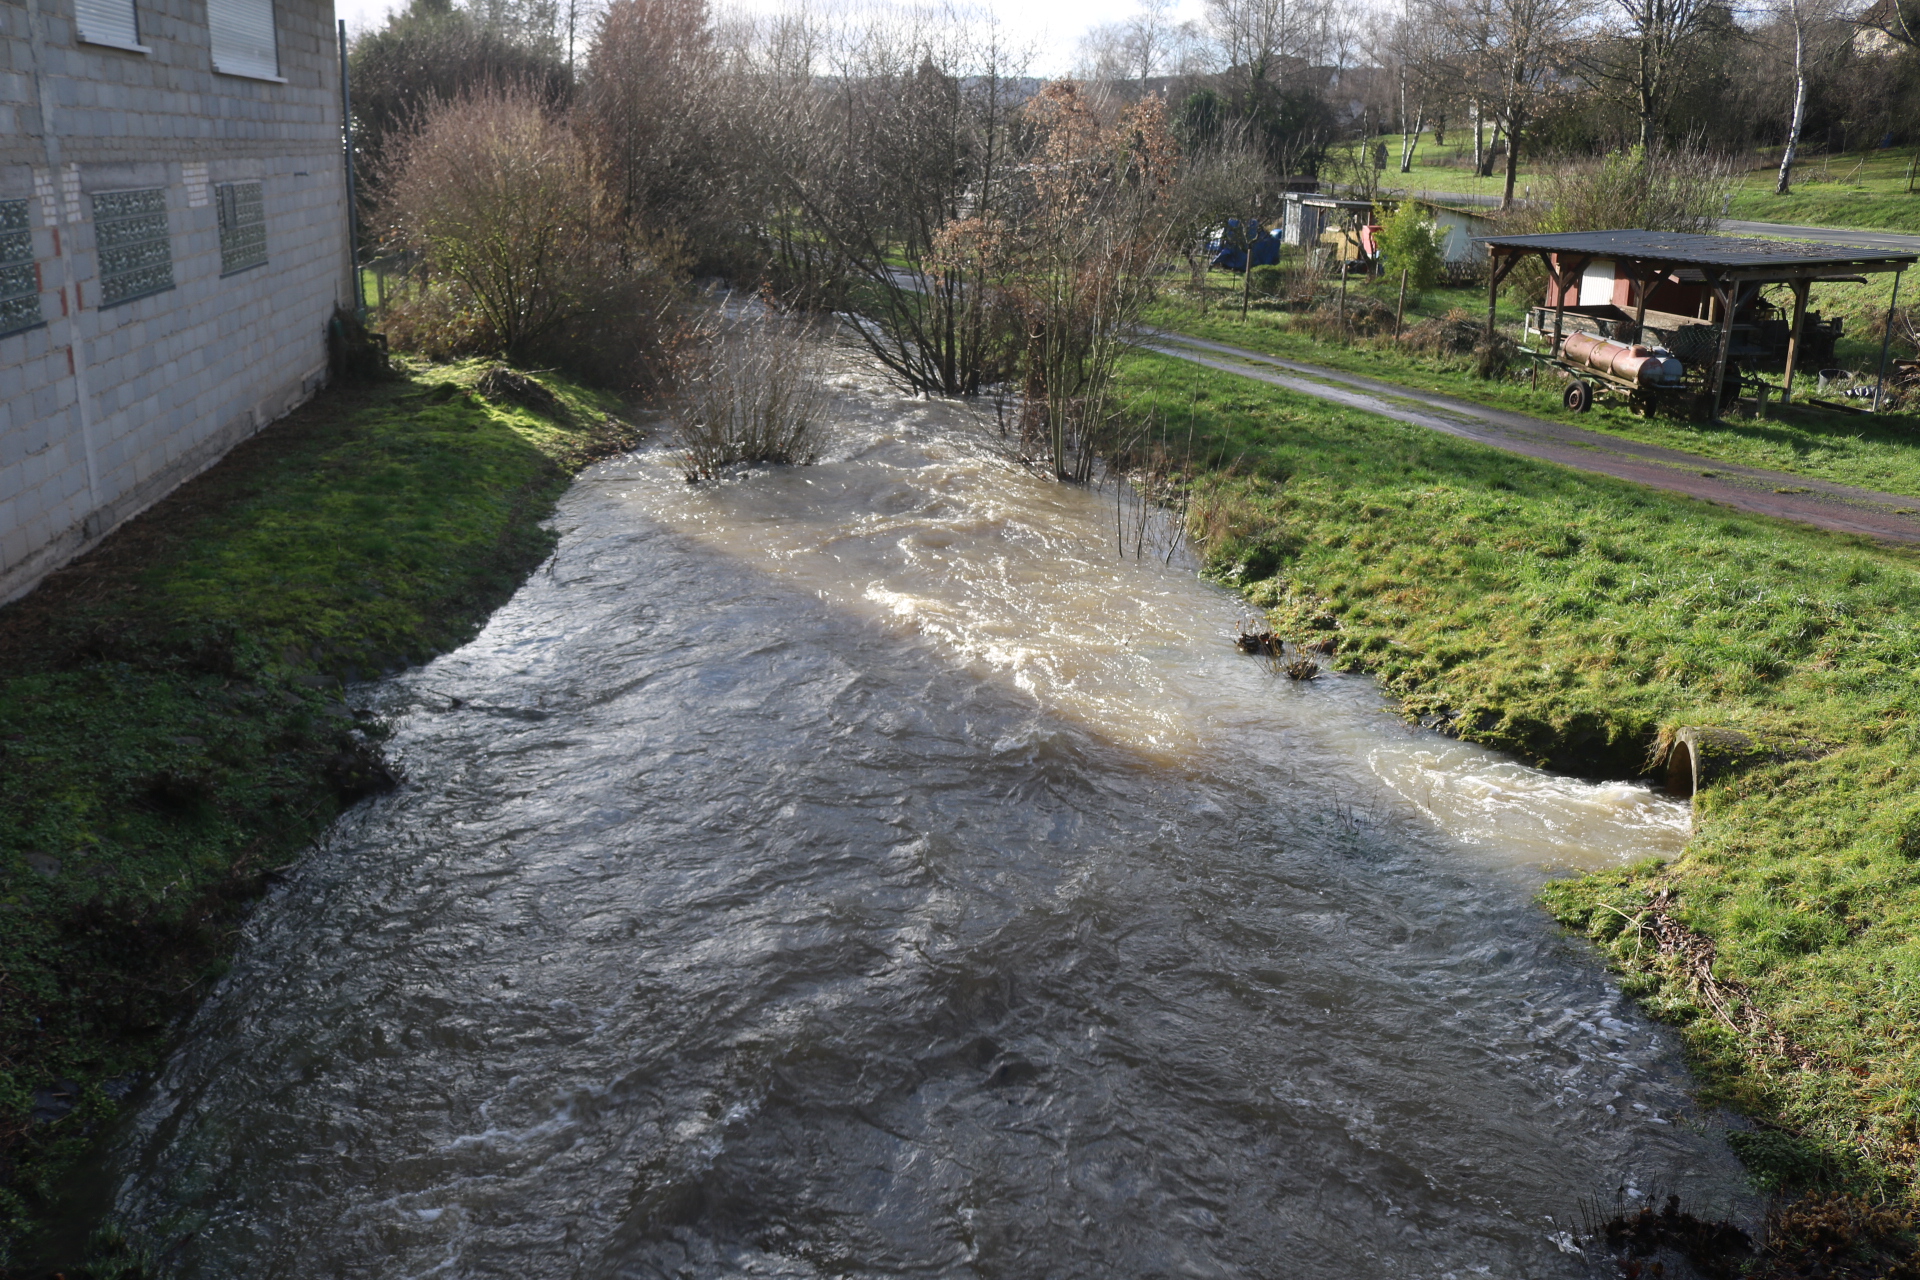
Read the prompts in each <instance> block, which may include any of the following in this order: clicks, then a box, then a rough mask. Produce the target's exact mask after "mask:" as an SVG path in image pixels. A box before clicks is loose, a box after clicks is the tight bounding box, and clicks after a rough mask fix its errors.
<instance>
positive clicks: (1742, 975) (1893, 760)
mask: <svg viewBox="0 0 1920 1280" xmlns="http://www.w3.org/2000/svg"><path fill="white" fill-rule="evenodd" d="M1121 389H1122V392H1123V394H1124V396H1125V399H1126V402H1127V404H1128V405H1129V411H1130V412H1131V414H1132V415H1134V417H1135V418H1136V420H1140V421H1145V422H1148V423H1152V424H1156V431H1157V433H1158V434H1159V436H1160V437H1161V438H1163V439H1165V440H1168V441H1184V440H1185V439H1186V438H1187V437H1188V435H1189V432H1190V433H1191V438H1192V440H1193V442H1194V443H1193V446H1192V449H1191V455H1190V461H1189V462H1187V463H1186V464H1185V465H1186V470H1187V475H1186V479H1187V482H1188V485H1189V492H1190V506H1189V516H1190V520H1191V523H1192V528H1193V532H1194V535H1195V539H1196V542H1197V544H1198V545H1199V546H1201V547H1202V548H1203V549H1204V553H1205V557H1206V566H1207V572H1208V573H1210V574H1211V575H1213V576H1215V577H1217V578H1219V579H1220V580H1221V581H1223V582H1225V583H1227V584H1229V585H1231V586H1234V587H1236V588H1237V589H1239V590H1240V591H1241V592H1243V593H1244V594H1245V595H1246V596H1247V598H1248V599H1249V600H1250V601H1252V602H1253V603H1255V604H1257V605H1259V606H1262V607H1264V608H1266V609H1268V610H1269V611H1270V612H1271V615H1272V617H1273V619H1274V623H1275V627H1276V630H1278V631H1279V632H1280V633H1281V634H1283V635H1289V636H1295V637H1299V638H1302V639H1308V640H1318V639H1323V638H1331V639H1332V640H1334V642H1335V644H1336V648H1335V651H1334V656H1333V657H1332V658H1331V661H1332V662H1333V663H1334V664H1336V665H1337V666H1339V667H1341V668H1343V669H1351V670H1365V671H1369V672H1372V673H1374V674H1375V675H1376V676H1377V677H1378V678H1379V679H1380V680H1381V682H1382V683H1383V684H1384V686H1385V687H1386V689H1387V690H1388V691H1389V692H1391V693H1392V694H1394V695H1396V696H1397V697H1399V698H1401V699H1403V700H1404V706H1405V709H1406V711H1407V713H1408V714H1409V715H1417V716H1423V717H1426V716H1435V715H1448V716H1451V717H1452V720H1451V723H1452V725H1453V727H1454V730H1455V731H1456V732H1458V733H1460V734H1461V735H1462V736H1464V737H1467V738H1471V739H1473V740H1475V741H1479V742H1483V743H1486V744H1489V745H1491V746H1495V747H1499V748H1502V749H1505V750H1508V751H1511V752H1514V753H1515V754H1517V755H1519V756H1521V757H1523V758H1526V759H1528V760H1532V761H1538V762H1541V763H1544V764H1546V765H1549V766H1551V767H1555V768H1558V769H1563V770H1567V771H1570V772H1574V773H1580V774H1587V775H1597V776H1611V777H1629V776H1634V775H1638V774H1641V773H1642V772H1644V771H1645V770H1646V769H1647V767H1648V765H1649V756H1650V753H1651V750H1652V748H1653V747H1654V745H1655V743H1656V741H1657V740H1658V738H1659V735H1660V732H1661V730H1662V729H1672V728H1675V727H1677V726H1684V725H1707V726H1726V727H1730V728H1736V729H1741V730H1746V731H1749V732H1758V733H1761V734H1764V735H1766V736H1768V737H1769V738H1770V739H1772V740H1775V741H1779V742H1784V743H1789V744H1794V745H1795V747H1796V750H1797V752H1798V754H1793V755H1790V756H1789V757H1783V758H1778V759H1775V758H1766V759H1764V760H1762V761H1761V762H1760V763H1758V764H1757V765H1756V766H1755V767H1753V768H1750V769H1748V770H1747V771H1746V772H1744V773H1741V774H1738V775H1736V776H1733V777H1730V778H1728V779H1727V780H1725V781H1723V782H1721V783H1719V784H1717V785H1715V786H1713V787H1711V788H1709V789H1708V790H1706V791H1704V792H1703V793H1702V794H1701V796H1700V797H1699V815H1700V816H1699V832H1698V835H1697V837H1696V838H1695V839H1694V841H1693V842H1692V843H1691V845H1690V846H1689V848H1688V851H1687V854H1686V856H1685V857H1683V858H1681V859H1679V860H1677V861H1675V862H1673V863H1670V864H1664V865H1662V864H1654V863H1649V864H1647V865H1644V866H1640V867H1635V868H1633V869H1631V870H1628V871H1622V872H1617V873H1610V874H1606V875H1600V876H1591V877H1587V878H1585V879H1581V880H1576V881H1572V882H1568V883H1565V884H1562V885H1558V886H1556V887H1554V888H1553V889H1552V890H1550V891H1549V893H1548V901H1549V903H1550V904H1551V905H1552V907H1553V909H1554V910H1555V911H1556V912H1558V913H1559V914H1560V916H1561V917H1562V918H1563V919H1565V920H1566V921H1567V922H1568V923H1570V924H1572V925H1573V926H1575V927H1577V928H1581V929H1584V930H1587V931H1590V932H1591V933H1592V934H1593V935H1594V936H1595V937H1596V939H1597V940H1599V941H1601V942H1602V943H1605V944H1610V945H1612V948H1613V950H1612V955H1613V958H1614V960H1615V961H1616V962H1617V963H1618V964H1619V965H1621V966H1622V968H1624V969H1626V970H1628V971H1629V972H1630V973H1631V974H1632V977H1631V978H1630V980H1629V981H1630V984H1631V989H1632V990H1633V991H1634V992H1635V994H1637V995H1639V996H1640V997H1641V998H1642V999H1644V1000H1645V1001H1647V1003H1648V1005H1649V1007H1651V1008H1652V1009H1654V1010H1655V1011H1656V1012H1657V1013H1660V1014H1661V1015H1662V1016H1665V1017H1668V1018H1670V1019H1672V1020H1673V1021H1675V1022H1676V1023H1677V1024H1679V1025H1680V1026H1681V1028H1682V1030H1683V1033H1684V1035H1685V1037H1686V1040H1687V1043H1688V1044H1689V1046H1690V1047H1691V1049H1692V1050H1693V1052H1694V1054H1695V1055H1696V1056H1697V1058H1698V1060H1699V1061H1700V1062H1701V1064H1702V1065H1703V1068H1704V1077H1703V1078H1704V1079H1705V1080H1706V1081H1707V1084H1708V1087H1709V1091H1710V1094H1711V1096H1712V1097H1714V1098H1720V1099H1725V1100H1728V1101H1731V1102H1734V1103H1737V1104H1738V1105H1739V1106H1740V1107H1742V1108H1743V1109H1744V1110H1746V1111H1747V1112H1748V1113H1749V1114H1752V1115H1755V1116H1757V1117H1760V1118H1762V1119H1764V1120H1766V1121H1768V1122H1771V1123H1774V1124H1777V1125H1780V1126H1783V1127H1784V1129H1785V1130H1786V1131H1788V1132H1790V1133H1791V1134H1793V1135H1797V1136H1796V1137H1795V1141H1796V1142H1798V1143H1802V1144H1805V1150H1806V1151H1807V1152H1810V1153H1812V1154H1810V1155H1808V1157H1807V1158H1808V1159H1811V1160H1814V1161H1815V1162H1816V1164H1818V1165H1819V1167H1821V1168H1835V1169H1838V1168H1842V1167H1844V1168H1845V1169H1847V1170H1850V1171H1852V1173H1851V1174H1850V1175H1849V1176H1853V1174H1858V1175H1859V1176H1861V1177H1866V1178H1868V1179H1869V1180H1876V1179H1877V1180H1880V1181H1881V1182H1883V1183H1884V1184H1886V1185H1891V1186H1895V1187H1898V1188H1901V1189H1903V1191H1902V1193H1903V1194H1910V1193H1911V1191H1912V1188H1913V1186H1914V1172H1915V1163H1916V1158H1920V1030H1916V1028H1920V946H1916V944H1917V943H1920V730H1917V729H1916V727H1915V725H1916V721H1915V719H1914V713H1915V712H1916V710H1920V632H1916V630H1915V622H1916V619H1920V551H1915V550H1910V549H1899V548H1888V547H1883V546H1879V545H1875V544H1872V543H1869V542H1866V541H1864V540H1860V539H1854V538H1847V537H1840V536H1833V535H1828V534H1824V533H1820V532H1818V531H1814V530H1808V529H1803V528H1800V527H1797V526H1790V525H1785V524H1780V523H1776V522H1772V521H1768V520H1764V519H1760V518H1754V517H1747V516H1742V515H1739V514H1735V513H1731V512H1728V511H1725V510H1722V509H1718V508H1715V507H1712V506H1709V505H1707V504H1704V503H1700V502H1695V501H1692V500H1689V499H1685V498H1680V497H1670V496H1667V495H1663V494H1660V493H1656V492H1653V491H1649V490H1646V489H1642V488H1639V487H1637V486H1634V485H1630V484H1627V483H1624V482H1618V481H1613V480H1609V479H1606V478H1603V477H1595V476H1591V475H1587V474H1582V473H1576V472H1573V471H1570V470H1566V469H1564V468H1560V467H1556V466H1552V465H1549V464H1544V463H1536V462H1532V461H1529V460H1526V459H1522V458H1516V457H1512V456H1510V455H1506V454H1502V453H1499V452H1496V451H1494V450H1491V449H1487V448H1484V447H1481V446H1478V445H1473V444H1469V443H1467V442H1464V441H1460V440H1456V439H1453V438H1450V437H1447V436H1443V435H1440V434H1438V433H1434V432H1429V431H1424V430H1421V429H1419V428H1416V427H1410V426H1405V425H1402V424H1399V423H1395V422H1392V421H1389V420H1386V419H1381V418H1377V417H1373V416H1370V415H1367V414H1363V413H1359V412H1354V411H1347V410H1343V409H1340V408H1337V407H1334V406H1331V405H1328V404H1326V403H1324V402H1321V401H1317V400H1313V399H1309V398H1306V397H1302V396H1298V395H1294V394H1292V393H1289V392H1286V391H1283V390H1280V389H1277V388H1272V387H1268V386H1265V385H1262V384H1258V383H1254V382H1250V381H1248V380H1245V379H1240V378H1236V377H1233V376H1231V375H1228V374H1223V373H1216V372H1213V371H1209V370H1204V369H1199V368H1196V367H1194V366H1191V365H1187V364H1183V363H1181V362H1179V361H1175V360H1172V359H1169V358H1165V357H1160V356H1155V355H1148V354H1141V355H1137V356H1134V357H1131V358H1130V359H1129V360H1128V361H1127V363H1126V365H1125V368H1124V371H1123V376H1122V388H1121ZM1182 451H1184V450H1182ZM1662 890H1664V891H1666V892H1668V893H1669V894H1671V895H1673V896H1672V899H1671V901H1672V903H1673V906H1672V910H1673V913H1674V915H1675V917H1676V918H1677V919H1679V920H1680V921H1682V922H1684V924H1685V925H1686V926H1688V927H1689V928H1691V929H1693V930H1696V931H1698V933H1699V934H1701V935H1703V936H1704V937H1706V938H1708V939H1711V940H1712V942H1713V943H1714V944H1715V945H1716V946H1717V948H1718V957H1717V961H1716V964H1715V973H1716V974H1717V975H1718V976H1719V977H1720V978H1721V979H1722V980H1723V981H1727V982H1732V983H1738V984H1741V985H1743V986H1744V988H1745V989H1746V991H1747V992H1749V993H1750V997H1751V999H1752V1001H1753V1002H1754V1004H1755V1005H1756V1006H1757V1007H1758V1008H1759V1009H1760V1010H1761V1012H1762V1013H1763V1014H1764V1015H1765V1017H1767V1018H1768V1019H1770V1020H1771V1025H1772V1026H1773V1027H1774V1028H1776V1029H1777V1030H1778V1031H1779V1033H1780V1034H1781V1035H1782V1036H1784V1037H1785V1040H1786V1042H1788V1043H1789V1044H1790V1046H1791V1047H1792V1049H1793V1051H1794V1052H1796V1053H1799V1054H1801V1055H1803V1057H1804V1059H1805V1061H1806V1062H1807V1063H1808V1064H1810V1065H1805V1066H1802V1065H1800V1064H1799V1063H1798V1062H1796V1061H1795V1060H1794V1059H1792V1058H1789V1057H1783V1056H1782V1055H1781V1054H1780V1053H1779V1052H1776V1051H1775V1048H1773V1047H1770V1046H1769V1045H1767V1044H1764V1043H1761V1042H1759V1041H1758V1040H1756V1039H1755V1038H1754V1037H1752V1036H1746V1035H1742V1034H1738V1033H1736V1032H1735V1031H1732V1030H1730V1029H1729V1028H1728V1027H1727V1026H1726V1025H1724V1024H1723V1023H1722V1022H1721V1021H1720V1020H1718V1019H1717V1018H1716V1017H1714V1016H1713V1015H1712V1014H1711V1013H1710V1012H1709V1011H1708V1010H1707V1009H1706V1008H1705V1007H1704V1006H1703V1003H1702V1001H1701V1000H1700V999H1698V998H1697V996H1696V995H1695V994H1694V993H1693V992H1692V991H1691V990H1690V988H1689V987H1688V986H1687V985H1686V984H1685V982H1684V981H1682V980H1680V977H1679V976H1678V975H1677V974H1676V973H1674V972H1673V971H1671V969H1670V967H1669V966H1666V965H1664V964H1663V963H1662V962H1661V958H1660V957H1659V955H1657V954H1656V953H1655V949H1654V948H1652V947H1649V946H1647V945H1645V944H1644V941H1643V939H1642V935H1641V934H1640V933H1639V932H1638V931H1637V930H1635V929H1633V928H1628V927H1626V925H1627V922H1628V921H1630V920H1632V919H1633V917H1634V915H1635V913H1636V912H1639V911H1641V910H1643V909H1644V907H1645V906H1646V904H1647V902H1648V901H1649V900H1650V898H1651V896H1652V895H1653V894H1654V893H1656V892H1658V891H1662ZM1798 1149H1799V1148H1796V1150H1798ZM1863 1171H1864V1172H1863Z"/></svg>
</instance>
